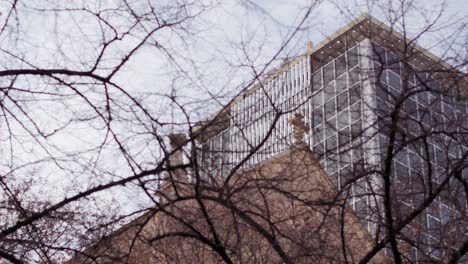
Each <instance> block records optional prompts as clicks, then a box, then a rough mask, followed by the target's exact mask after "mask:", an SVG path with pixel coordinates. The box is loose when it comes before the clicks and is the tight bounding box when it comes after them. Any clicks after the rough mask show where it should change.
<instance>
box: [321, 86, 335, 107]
mask: <svg viewBox="0 0 468 264" xmlns="http://www.w3.org/2000/svg"><path fill="white" fill-rule="evenodd" d="M323 93H324V96H325V98H324V101H325V102H326V101H328V100H330V99H332V98H333V97H334V96H335V86H334V83H333V82H332V83H329V84H327V85H326V86H325V88H324V89H323Z"/></svg>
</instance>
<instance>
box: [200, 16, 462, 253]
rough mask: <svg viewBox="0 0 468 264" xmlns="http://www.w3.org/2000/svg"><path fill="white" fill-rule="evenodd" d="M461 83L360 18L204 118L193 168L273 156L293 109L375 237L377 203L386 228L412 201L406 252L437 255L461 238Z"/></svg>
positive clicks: (215, 171) (380, 226) (220, 167)
mask: <svg viewBox="0 0 468 264" xmlns="http://www.w3.org/2000/svg"><path fill="white" fill-rule="evenodd" d="M467 82H468V81H467V79H466V77H465V76H464V75H463V74H462V73H460V72H458V71H456V70H454V69H453V67H452V66H450V65H448V64H447V63H445V62H443V61H441V60H440V59H439V58H437V57H436V56H434V55H433V54H431V53H430V52H428V51H426V50H424V49H423V48H421V47H419V46H418V45H416V44H414V43H412V42H411V41H410V40H408V39H406V38H405V37H404V36H403V35H401V34H399V33H398V32H395V30H393V29H392V28H390V27H388V26H387V25H384V24H383V23H381V22H379V21H378V20H376V19H374V18H372V17H370V16H367V15H365V16H361V17H359V18H357V19H356V20H354V21H353V22H351V23H350V24H349V25H347V26H345V27H344V28H342V29H341V30H339V31H338V32H336V33H335V34H333V35H331V36H330V37H328V38H327V39H326V40H325V41H323V42H322V43H320V44H319V45H316V46H314V47H309V48H308V50H307V52H306V53H305V54H303V55H301V56H298V57H296V58H295V59H293V60H291V61H289V62H287V63H285V64H284V65H282V66H281V67H279V68H278V69H277V70H274V71H273V72H271V73H270V74H268V75H267V76H266V77H265V78H264V79H263V80H262V81H261V82H259V83H257V84H255V85H254V86H253V87H251V88H250V89H249V90H247V91H246V92H244V93H243V94H242V95H241V96H239V97H238V98H236V99H235V100H234V101H233V102H232V103H231V104H230V105H229V106H228V107H226V109H224V110H223V111H222V112H220V113H218V114H217V115H216V116H217V117H216V120H210V127H209V128H208V129H206V131H207V132H206V133H205V135H204V137H203V139H202V144H201V146H202V147H201V149H202V151H201V152H200V153H201V155H200V156H201V159H202V162H203V164H204V165H205V166H203V168H205V170H206V173H207V174H209V175H212V176H213V177H223V174H226V173H229V171H230V170H231V169H232V168H234V167H236V166H237V167H248V166H251V165H253V164H256V163H258V162H261V161H263V160H266V159H269V158H271V157H273V156H274V155H276V154H277V153H279V152H281V151H282V150H284V149H286V148H288V147H289V145H291V144H292V142H293V141H294V139H293V131H292V129H291V126H289V125H288V120H289V119H290V118H291V117H292V116H293V115H294V114H295V113H300V114H302V115H304V117H305V120H306V122H307V123H308V125H309V126H310V131H311V132H310V133H309V134H308V135H307V138H306V143H307V144H308V145H309V146H310V148H311V149H312V150H313V152H314V153H315V154H316V156H317V158H318V159H319V160H320V162H321V164H322V166H323V167H324V168H325V170H326V171H327V173H328V174H329V175H330V176H331V177H332V178H333V180H334V182H335V183H336V185H337V186H338V188H339V189H340V190H341V191H342V195H343V196H345V197H347V199H348V202H349V204H350V205H351V206H352V207H353V208H354V210H355V211H356V213H357V215H358V216H359V217H360V218H361V220H362V222H363V223H365V225H366V226H367V228H368V229H369V231H370V232H371V233H372V234H374V235H376V236H378V237H385V235H386V232H387V231H386V230H387V228H386V226H385V225H386V224H385V223H388V220H389V219H386V217H388V213H389V212H388V211H385V210H386V207H385V206H383V205H384V204H385V203H387V204H391V205H392V206H391V209H392V211H391V213H393V215H392V218H393V221H394V223H395V225H396V226H395V227H393V228H396V229H398V223H401V222H404V221H405V220H408V219H411V217H412V215H411V213H412V212H415V211H418V210H419V209H422V213H420V214H419V216H418V217H417V219H414V220H411V224H410V225H409V227H406V228H405V230H402V231H401V232H400V236H399V237H398V239H400V240H404V239H405V236H412V237H413V238H415V237H417V238H415V239H413V240H412V241H413V243H410V244H408V249H407V251H408V254H409V255H411V258H413V259H414V260H426V259H429V260H430V259H436V260H437V259H438V260H442V259H443V258H444V257H446V255H444V254H447V253H446V252H449V251H450V250H448V251H447V250H445V251H444V249H447V248H450V247H454V248H455V247H456V246H457V244H456V243H460V241H451V237H453V233H456V232H461V234H463V232H464V230H463V226H464V224H463V223H465V225H466V222H463V221H466V219H465V220H463V217H464V216H463V215H464V214H466V208H467V205H466V193H464V190H463V184H462V182H463V181H464V182H465V183H466V180H467V179H468V169H467V168H466V164H467V163H468V162H467V152H468V136H467V135H468V102H467V100H466V98H467V94H468V91H467ZM208 131H209V132H208ZM239 164H242V166H239ZM457 179H458V180H457ZM427 202H429V203H430V205H429V206H427V205H425V203H427ZM457 221H462V222H461V225H460V222H457ZM460 226H461V227H460ZM465 227H466V226H465ZM388 252H390V251H388ZM389 254H390V253H389Z"/></svg>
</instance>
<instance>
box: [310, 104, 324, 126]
mask: <svg viewBox="0 0 468 264" xmlns="http://www.w3.org/2000/svg"><path fill="white" fill-rule="evenodd" d="M322 123H323V108H322V107H319V108H316V109H315V110H314V111H313V112H312V125H313V126H314V127H316V126H318V125H320V124H322Z"/></svg>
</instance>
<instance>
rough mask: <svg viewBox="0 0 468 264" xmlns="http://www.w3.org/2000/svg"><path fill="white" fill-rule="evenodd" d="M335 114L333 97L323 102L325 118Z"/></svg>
mask: <svg viewBox="0 0 468 264" xmlns="http://www.w3.org/2000/svg"><path fill="white" fill-rule="evenodd" d="M335 114H336V108H335V99H331V100H330V101H328V102H326V103H325V118H326V119H329V118H331V117H332V116H334V115H335Z"/></svg>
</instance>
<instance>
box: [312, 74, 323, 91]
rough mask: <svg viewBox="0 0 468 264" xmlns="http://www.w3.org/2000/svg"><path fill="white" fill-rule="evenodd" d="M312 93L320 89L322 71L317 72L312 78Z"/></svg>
mask: <svg viewBox="0 0 468 264" xmlns="http://www.w3.org/2000/svg"><path fill="white" fill-rule="evenodd" d="M312 85H313V86H312V91H317V90H319V89H320V88H321V87H322V70H321V69H320V70H318V71H316V72H315V73H314V75H313V76H312Z"/></svg>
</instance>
